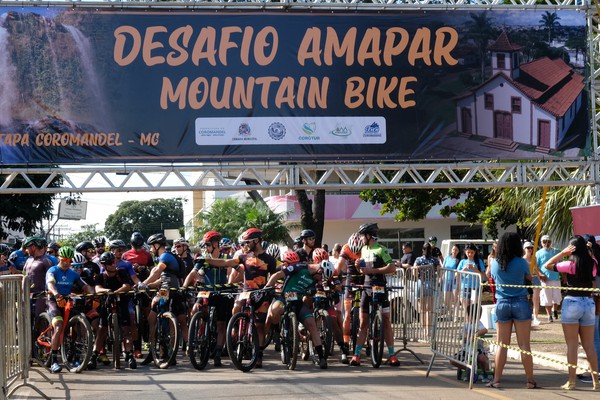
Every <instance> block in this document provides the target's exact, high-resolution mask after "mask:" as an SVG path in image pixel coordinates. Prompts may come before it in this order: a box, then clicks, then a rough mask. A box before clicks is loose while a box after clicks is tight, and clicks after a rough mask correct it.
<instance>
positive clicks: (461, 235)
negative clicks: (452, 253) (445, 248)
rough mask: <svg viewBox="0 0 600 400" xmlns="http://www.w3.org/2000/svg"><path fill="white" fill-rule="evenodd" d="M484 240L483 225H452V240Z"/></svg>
mask: <svg viewBox="0 0 600 400" xmlns="http://www.w3.org/2000/svg"><path fill="white" fill-rule="evenodd" d="M481 238H483V226H482V225H451V226H450V239H481Z"/></svg>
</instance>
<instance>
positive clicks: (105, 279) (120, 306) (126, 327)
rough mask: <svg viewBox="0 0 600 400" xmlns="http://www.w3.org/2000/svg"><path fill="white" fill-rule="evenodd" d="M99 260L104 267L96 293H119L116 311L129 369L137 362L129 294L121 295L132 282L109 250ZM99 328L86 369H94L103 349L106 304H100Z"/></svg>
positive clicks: (106, 324)
mask: <svg viewBox="0 0 600 400" xmlns="http://www.w3.org/2000/svg"><path fill="white" fill-rule="evenodd" d="M100 262H101V263H102V266H103V267H104V270H103V272H102V273H101V274H100V275H98V277H97V278H96V281H95V285H96V293H99V294H107V293H112V294H121V296H120V298H119V300H118V301H117V312H118V315H119V324H120V326H121V327H122V329H121V332H122V334H123V347H124V348H125V362H126V363H127V366H128V367H129V368H130V369H136V368H137V363H136V361H135V357H133V340H132V336H131V325H133V324H132V322H133V321H132V319H131V315H130V313H129V303H130V301H129V296H123V295H125V294H126V293H127V292H129V291H130V290H131V286H132V285H133V282H132V281H131V278H130V277H129V276H128V274H127V271H126V270H124V269H119V268H117V264H116V257H115V255H114V254H113V253H111V252H108V251H107V252H104V253H103V254H102V255H101V256H100ZM99 312H100V328H99V329H98V334H97V335H96V341H95V343H94V353H93V354H92V358H91V359H90V362H89V363H88V369H96V365H97V361H102V360H101V359H100V354H99V352H100V351H101V350H103V349H104V343H105V341H106V336H107V332H108V316H109V314H110V313H111V310H109V309H107V307H106V304H103V305H101V306H100V309H99ZM120 356H121V355H120V354H113V357H120Z"/></svg>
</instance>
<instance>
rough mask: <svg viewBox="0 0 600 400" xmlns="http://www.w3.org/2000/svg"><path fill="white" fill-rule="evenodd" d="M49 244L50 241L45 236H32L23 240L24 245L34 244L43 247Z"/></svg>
mask: <svg viewBox="0 0 600 400" xmlns="http://www.w3.org/2000/svg"><path fill="white" fill-rule="evenodd" d="M47 244H48V242H47V241H46V239H45V238H43V237H37V236H30V237H28V238H27V239H25V241H24V242H23V247H29V246H31V245H34V246H35V247H37V248H40V249H41V248H42V247H46V245H47Z"/></svg>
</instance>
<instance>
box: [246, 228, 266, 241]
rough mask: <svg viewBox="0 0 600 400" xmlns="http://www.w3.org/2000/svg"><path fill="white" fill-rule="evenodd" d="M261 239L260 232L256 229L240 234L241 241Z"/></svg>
mask: <svg viewBox="0 0 600 400" xmlns="http://www.w3.org/2000/svg"><path fill="white" fill-rule="evenodd" d="M261 237H262V231H261V230H260V229H258V228H250V229H248V230H247V231H246V232H244V233H242V240H252V239H260V238H261Z"/></svg>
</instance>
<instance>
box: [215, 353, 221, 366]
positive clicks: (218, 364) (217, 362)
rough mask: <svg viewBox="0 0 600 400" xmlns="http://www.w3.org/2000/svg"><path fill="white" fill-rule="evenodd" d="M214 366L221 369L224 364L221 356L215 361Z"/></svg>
mask: <svg viewBox="0 0 600 400" xmlns="http://www.w3.org/2000/svg"><path fill="white" fill-rule="evenodd" d="M213 365H214V366H215V367H221V366H222V365H223V363H222V362H221V356H220V355H216V356H215V358H214V360H213Z"/></svg>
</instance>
